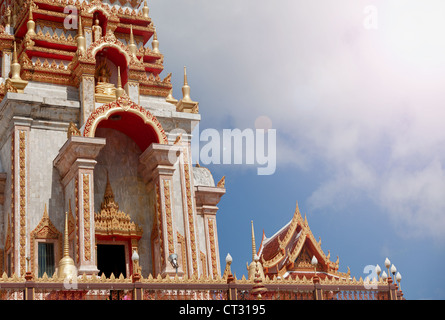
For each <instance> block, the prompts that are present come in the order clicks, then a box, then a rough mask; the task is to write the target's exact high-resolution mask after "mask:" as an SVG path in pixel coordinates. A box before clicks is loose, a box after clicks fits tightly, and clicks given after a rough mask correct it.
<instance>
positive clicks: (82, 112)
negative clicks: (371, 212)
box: [0, 0, 402, 300]
mask: <svg viewBox="0 0 445 320" xmlns="http://www.w3.org/2000/svg"><path fill="white" fill-rule="evenodd" d="M0 59H1V63H0V300H14V299H15V300H39V299H40V300H48V299H71V300H72V299H79V300H82V299H83V300H85V299H90V300H92V299H99V300H100V299H121V298H123V297H126V298H128V297H129V299H133V300H156V299H183V300H187V299H202V300H204V299H213V300H224V299H248V298H249V299H261V298H262V297H263V298H268V299H280V297H283V295H282V294H283V290H284V291H286V290H287V291H286V292H287V293H288V294H289V297H290V298H292V299H324V298H326V299H327V298H329V297H331V296H332V294H335V295H336V297H337V298H339V297H340V294H341V289H340V288H341V287H342V285H346V286H347V288H348V289H347V290H352V291H354V292H356V293H359V292H362V291H363V290H362V289H363V285H364V281H363V280H359V281H355V279H351V277H350V276H349V273H341V272H339V262H338V259H337V261H336V262H333V261H331V257H330V254H329V253H328V254H325V253H324V252H323V250H321V247H320V243H319V242H317V241H316V240H315V239H314V236H313V235H312V232H311V230H310V228H309V225H308V222H307V220H306V218H303V217H302V216H301V214H300V212H299V209H298V207H297V209H296V212H295V214H294V216H293V217H292V219H291V221H290V222H289V223H288V224H287V225H286V226H285V227H283V228H282V229H281V230H280V231H278V232H277V233H276V234H275V235H273V236H271V237H270V238H267V237H266V236H265V235H264V236H263V239H261V243H260V245H259V249H258V250H257V249H256V245H255V239H252V244H253V250H252V262H251V263H250V265H248V266H247V267H248V270H247V272H246V274H247V277H244V276H243V278H242V279H237V278H236V277H235V276H234V275H233V274H232V272H231V263H232V259H231V257H230V256H228V257H227V259H226V261H225V265H224V262H223V264H222V263H221V261H220V252H219V241H218V234H219V233H220V232H221V230H218V227H217V226H218V225H217V216H218V203H219V202H220V200H221V198H222V197H223V196H224V194H225V193H226V189H225V183H224V182H225V178H224V177H214V176H213V174H212V173H211V171H210V170H209V169H207V168H204V167H201V166H199V165H194V164H193V163H192V158H191V138H192V131H193V129H194V128H195V126H196V125H197V124H198V123H199V122H200V120H201V115H200V113H199V103H198V102H197V101H194V99H192V96H191V88H190V86H189V83H188V81H187V80H188V79H187V72H190V70H187V69H186V68H184V74H180V75H177V76H178V77H179V78H180V79H184V81H183V86H182V88H180V89H181V90H182V97H178V99H176V98H175V97H173V91H174V90H173V86H172V82H171V80H172V73H169V72H168V67H164V55H163V54H162V39H158V36H157V32H156V25H155V22H154V20H152V18H151V17H150V10H149V7H148V4H147V1H142V0H0ZM164 69H166V70H164ZM178 91H179V90H178ZM218 181H219V182H218ZM251 227H252V230H253V224H252V226H251ZM246 228H247V229H249V228H248V226H246ZM226 232H227V231H226ZM247 234H249V232H247ZM314 258H316V259H317V263H315V264H314V263H313V261H314ZM388 272H389V271H388ZM280 281H285V282H283V283H281V282H280ZM376 281H377V289H375V291H373V292H372V293H367V294H368V296H369V297H370V298H371V299H399V298H401V297H402V295H401V291H400V290H398V289H397V285H396V284H395V283H394V282H392V280H391V277H389V278H388V277H387V278H379V279H377V280H376ZM322 285H325V286H326V287H323V286H322ZM286 286H287V287H288V289H286V288H287V287H286ZM278 287H280V290H281V291H280V290H277V288H278ZM334 288H336V289H334ZM329 292H330V293H331V295H329V294H328V293H329ZM333 292H334V293H333Z"/></svg>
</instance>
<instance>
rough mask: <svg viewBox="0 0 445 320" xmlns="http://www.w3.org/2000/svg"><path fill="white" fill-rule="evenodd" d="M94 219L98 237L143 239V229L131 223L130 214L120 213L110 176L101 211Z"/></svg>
mask: <svg viewBox="0 0 445 320" xmlns="http://www.w3.org/2000/svg"><path fill="white" fill-rule="evenodd" d="M94 219H95V227H96V237H125V238H131V239H137V240H139V239H140V238H141V237H142V228H141V227H139V226H138V225H137V224H136V223H134V222H133V221H131V218H130V216H129V215H128V214H126V213H125V212H122V211H119V205H118V204H117V203H116V202H115V200H114V193H113V190H112V189H111V184H110V180H109V179H108V174H107V186H106V188H105V194H104V200H103V202H102V204H101V210H100V212H98V213H96V214H95V217H94Z"/></svg>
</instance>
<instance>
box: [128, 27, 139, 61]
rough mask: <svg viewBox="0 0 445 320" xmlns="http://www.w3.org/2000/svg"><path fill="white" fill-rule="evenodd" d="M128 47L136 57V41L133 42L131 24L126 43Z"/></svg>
mask: <svg viewBox="0 0 445 320" xmlns="http://www.w3.org/2000/svg"><path fill="white" fill-rule="evenodd" d="M128 49H129V50H130V52H131V54H132V55H133V56H134V57H136V53H137V49H138V48H137V46H136V43H135V42H134V35H133V25H131V27H130V44H129V45H128Z"/></svg>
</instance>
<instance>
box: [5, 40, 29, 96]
mask: <svg viewBox="0 0 445 320" xmlns="http://www.w3.org/2000/svg"><path fill="white" fill-rule="evenodd" d="M17 55H18V54H17V44H16V42H15V41H14V52H13V53H12V63H11V76H10V78H9V79H6V83H9V84H10V85H12V86H13V87H14V88H16V89H17V92H19V93H23V92H24V89H25V87H26V86H27V85H28V81H25V80H22V78H21V76H20V73H21V70H22V67H21V65H20V63H19V61H18V58H17Z"/></svg>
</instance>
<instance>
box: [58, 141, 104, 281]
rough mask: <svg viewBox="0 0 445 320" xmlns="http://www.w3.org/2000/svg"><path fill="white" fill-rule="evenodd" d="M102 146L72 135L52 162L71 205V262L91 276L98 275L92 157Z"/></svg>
mask: <svg viewBox="0 0 445 320" xmlns="http://www.w3.org/2000/svg"><path fill="white" fill-rule="evenodd" d="M104 146H105V139H103V138H87V137H80V136H72V137H70V138H69V139H68V141H67V142H66V143H65V145H64V146H63V147H62V148H61V149H60V151H59V155H58V156H57V157H56V159H55V160H54V162H53V164H54V166H55V167H56V168H57V169H58V171H59V174H60V177H61V181H62V185H63V188H64V192H65V199H73V201H72V202H73V203H74V204H75V214H76V224H77V226H76V227H77V228H76V229H77V235H76V236H77V241H76V247H77V250H76V252H77V253H76V255H77V256H76V257H75V262H76V263H77V268H78V271H79V274H83V273H85V274H87V275H91V274H96V273H98V272H99V270H98V269H97V261H96V244H95V225H94V190H93V188H94V187H93V186H94V167H95V165H96V163H97V162H96V157H97V155H98V154H99V152H100V150H101V149H102V148H103V147H104ZM66 202H68V200H66ZM66 211H68V210H66Z"/></svg>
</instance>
